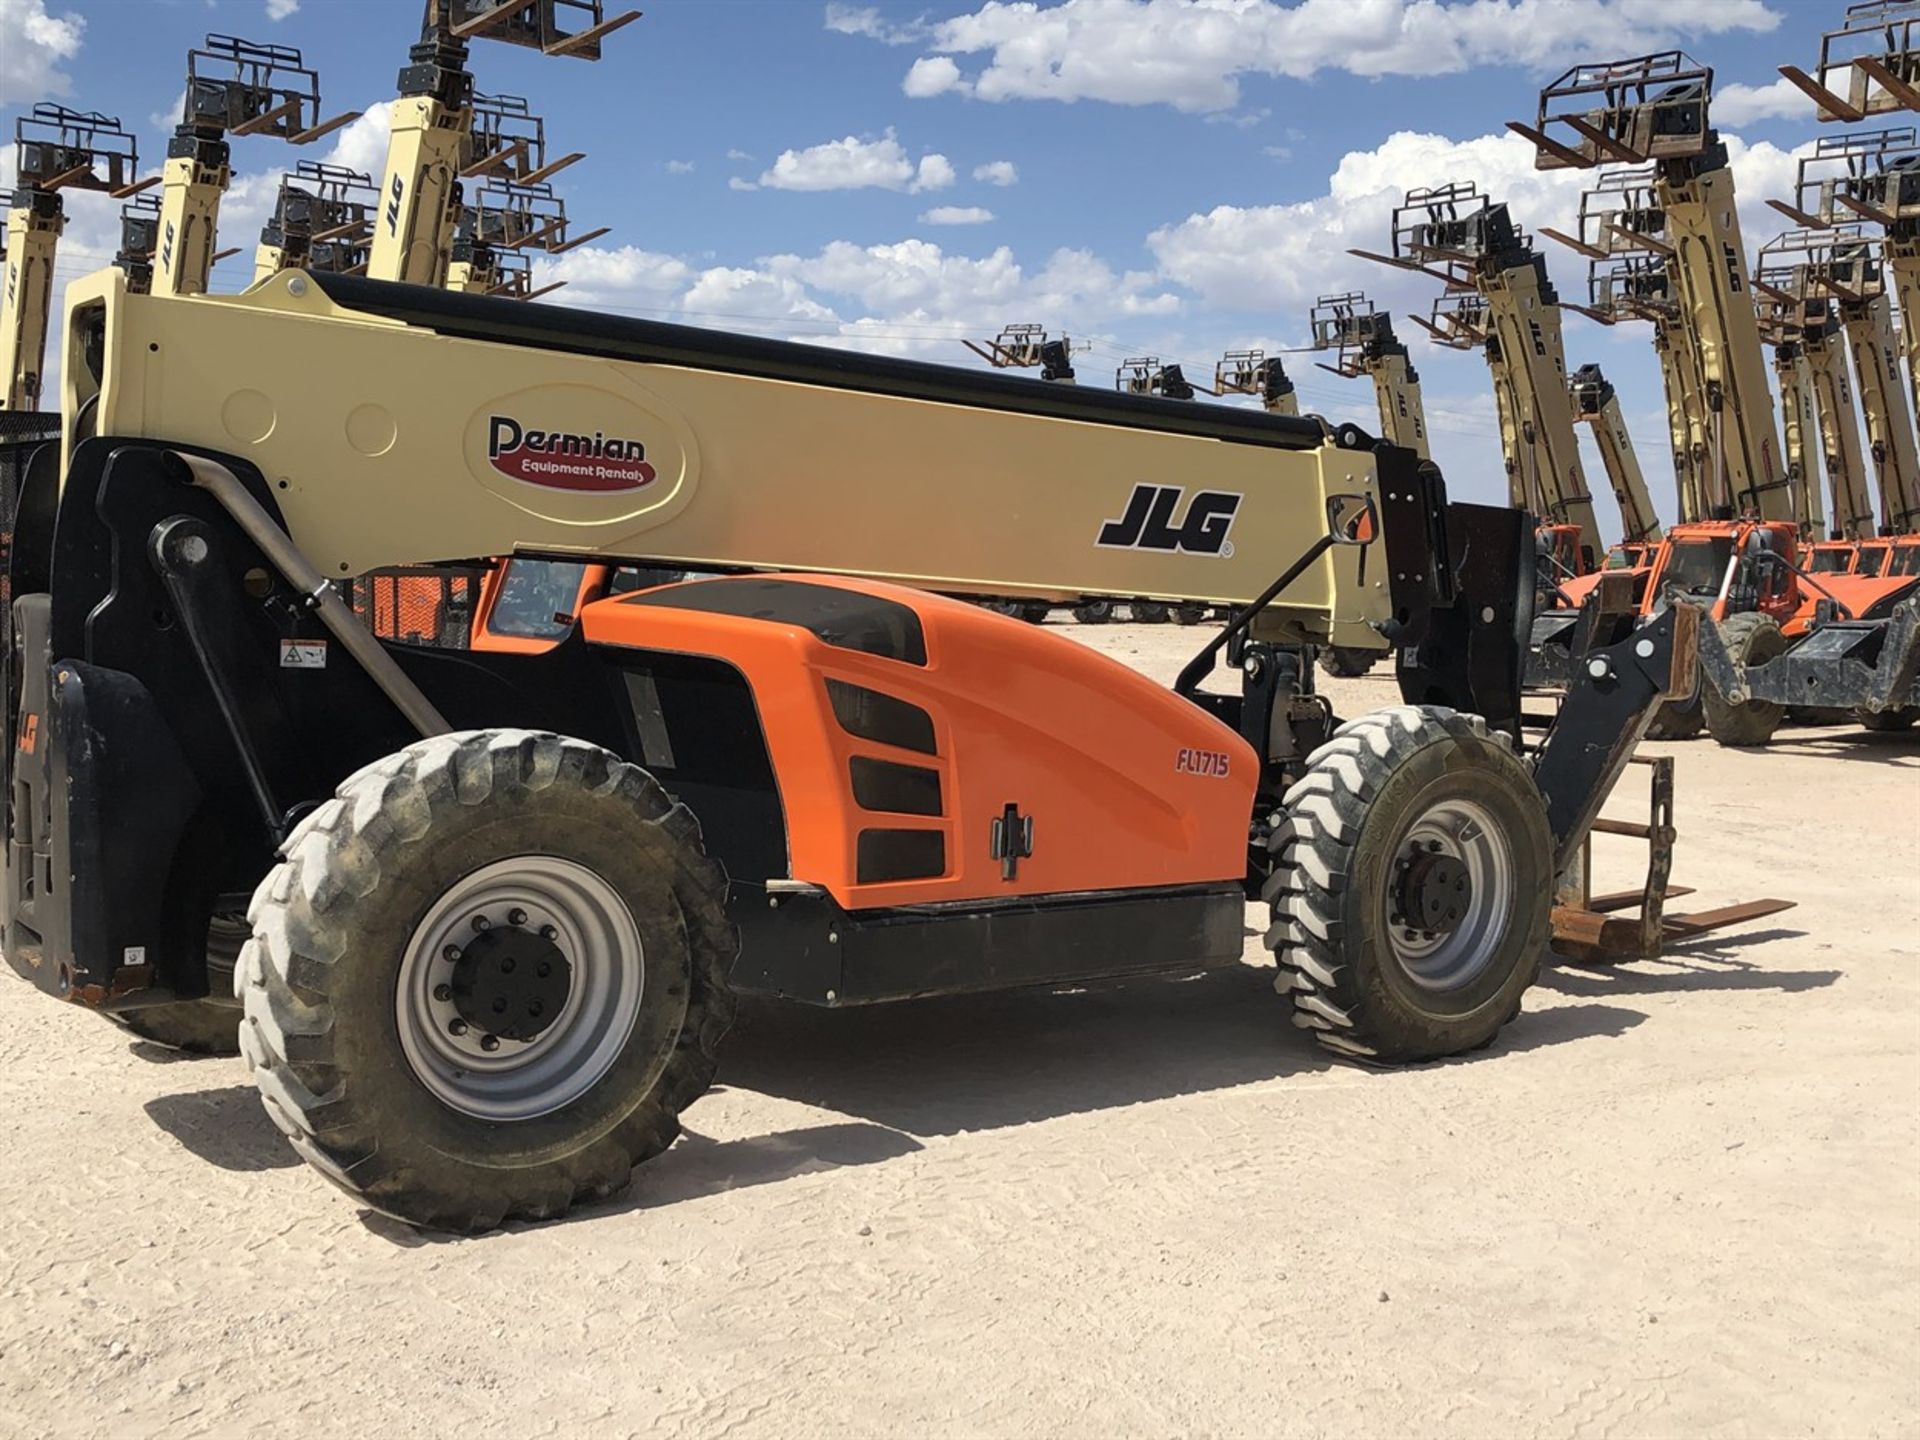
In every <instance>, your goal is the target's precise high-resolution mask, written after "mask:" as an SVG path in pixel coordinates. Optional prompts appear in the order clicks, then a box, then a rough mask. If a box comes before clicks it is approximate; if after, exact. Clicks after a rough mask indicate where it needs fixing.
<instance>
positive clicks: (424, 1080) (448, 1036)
mask: <svg viewBox="0 0 1920 1440" xmlns="http://www.w3.org/2000/svg"><path fill="white" fill-rule="evenodd" d="M516 918H517V920H518V923H519V924H522V925H525V926H527V927H529V928H531V929H535V930H538V931H542V932H544V931H546V930H548V929H551V932H552V933H551V935H550V936H549V937H548V938H549V939H550V940H551V941H552V943H553V944H554V945H555V946H557V947H558V948H559V950H560V952H561V954H562V955H563V956H564V957H565V958H566V961H567V963H568V965H569V966H571V967H572V973H571V978H572V984H571V985H570V987H569V988H568V991H567V996H566V1001H565V1003H564V1004H563V1005H562V1007H561V1009H560V1011H559V1013H558V1014H557V1015H556V1016H555V1017H554V1019H553V1021H552V1022H551V1023H550V1024H549V1025H548V1026H547V1028H546V1029H544V1030H542V1031H541V1032H540V1033H539V1034H538V1035H536V1036H534V1037H533V1038H532V1039H530V1040H525V1041H518V1040H510V1039H503V1038H500V1037H498V1036H490V1035H487V1034H486V1033H485V1032H483V1031H482V1030H480V1029H479V1028H477V1027H475V1026H473V1025H470V1024H468V1023H467V1022H466V1021H465V1020H463V1019H462V1017H461V1015H460V1012H459V1010H458V1009H457V1008H456V1006H455V1004H454V1002H453V1001H452V1000H451V999H449V998H447V993H446V988H445V987H446V986H447V983H448V980H449V975H450V972H451V971H452V969H453V965H454V963H455V960H457V957H458V954H459V950H460V947H461V946H462V945H463V944H465V943H466V942H467V941H468V940H470V939H471V938H472V937H473V936H474V935H475V934H477V933H479V930H480V929H481V928H483V927H482V926H481V925H479V924H477V923H476V922H484V928H491V927H492V926H498V925H508V924H512V923H514V922H515V919H516ZM450 953H451V954H452V955H453V956H454V959H449V958H448V957H449V954H450ZM645 979H646V960H645V954H644V952H643V950H642V947H641V943H640V928H639V926H638V925H636V924H635V923H634V919H633V913H632V912H631V911H630V910H629V909H628V908H627V905H626V902H625V901H624V900H622V899H621V898H620V894H619V892H618V891H617V890H615V889H614V888H613V886H611V885H609V884H608V883H607V882H606V881H605V880H603V879H601V878H600V876H598V875H597V874H595V873H594V872H593V871H591V870H589V869H587V868H586V867H585V866H584V865H576V864H575V863H574V862H573V861H571V860H562V859H559V858H558V857H555V856H551V855H520V856H515V857H514V858H512V859H508V860H500V861H496V862H495V863H493V864H491V865H487V866H484V867H482V868H481V869H479V870H476V871H474V872H473V873H472V874H471V875H468V876H466V877H465V878H464V879H462V880H460V881H459V882H458V883H456V884H455V885H453V886H452V887H451V888H450V889H448V890H447V892H446V893H445V894H443V895H442V896H441V897H440V898H439V899H438V900H437V901H435V902H434V904H433V907H432V908H431V909H430V910H428V911H427V914H426V916H425V918H424V919H422V920H421V922H420V924H419V925H418V926H417V927H415V929H414V932H413V935H412V937H411V938H410V939H409V940H408V942H407V949H406V953H405V955H404V956H403V957H402V958H401V961H400V979H399V984H398V986H397V988H396V990H395V994H394V1018H395V1020H396V1021H397V1022H398V1024H399V1030H400V1048H401V1049H402V1050H403V1051H404V1052H405V1054H406V1057H407V1063H408V1064H409V1065H410V1066H412V1067H413V1073H414V1074H415V1076H417V1077H418V1078H419V1080H420V1083H421V1084H422V1085H424V1086H426V1087H427V1089H428V1090H429V1091H430V1092H431V1093H432V1094H433V1096H434V1098H435V1099H437V1100H439V1101H440V1102H441V1103H442V1104H443V1105H446V1106H448V1107H449V1108H450V1109H453V1110H457V1111H459V1112H460V1113H461V1114H463V1115H471V1116H473V1117H475V1118H476V1119H481V1120H531V1119H534V1118H535V1117H536V1116H540V1115H547V1114H551V1113H552V1112H553V1111H555V1110H559V1109H561V1108H562V1107H564V1106H566V1105H570V1104H572V1103H573V1102H574V1101H575V1100H577V1099H579V1098H580V1097H581V1096H582V1095H584V1094H585V1093H586V1092H587V1091H588V1090H591V1089H592V1088H593V1087H594V1085H596V1084H597V1083H599V1080H600V1078H601V1076H603V1075H605V1074H606V1073H607V1070H608V1068H609V1067H611V1066H612V1064H613V1062H614V1061H615V1060H616V1059H618V1058H619V1056H620V1052H621V1051H622V1050H623V1049H624V1048H625V1047H626V1043H627V1039H628V1037H629V1036H630V1035H631V1034H632V1033H633V1026H634V1022H635V1020H636V1019H637V1018H638V1017H639V1014H640V1000H641V995H642V992H643V991H644V989H645ZM489 1040H491V1041H492V1042H493V1044H492V1045H491V1046H489V1045H488V1044H487V1042H488V1041H489Z"/></svg>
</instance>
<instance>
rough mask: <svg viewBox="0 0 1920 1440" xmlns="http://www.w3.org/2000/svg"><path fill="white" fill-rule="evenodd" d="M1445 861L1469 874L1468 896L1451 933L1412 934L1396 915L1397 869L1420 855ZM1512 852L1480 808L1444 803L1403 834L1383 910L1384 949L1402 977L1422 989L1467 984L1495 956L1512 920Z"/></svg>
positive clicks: (1458, 802) (1404, 919)
mask: <svg viewBox="0 0 1920 1440" xmlns="http://www.w3.org/2000/svg"><path fill="white" fill-rule="evenodd" d="M1423 852H1424V853H1427V854H1438V855H1446V856H1450V857H1452V858H1453V859H1455V860H1458V861H1459V862H1460V863H1461V864H1462V865H1463V866H1465V868H1466V872H1467V885H1468V888H1469V890H1470V891H1471V894H1470V895H1469V897H1468V900H1467V904H1466V906H1465V911H1466V913H1465V914H1464V915H1462V917H1461V919H1460V923H1459V924H1458V926H1456V927H1455V928H1454V929H1453V930H1452V931H1451V932H1445V933H1440V932H1432V933H1430V932H1426V931H1421V930H1417V929H1413V928H1410V927H1409V925H1408V923H1407V917H1405V916H1403V915H1400V914H1399V911H1398V906H1399V894H1400V876H1401V874H1402V869H1401V867H1402V866H1404V865H1406V864H1408V863H1409V862H1410V861H1411V860H1412V859H1414V858H1415V857H1417V856H1418V855H1419V854H1420V853H1423ZM1513 872H1514V864H1513V848H1512V846H1511V845H1509V844H1508V842H1507V838H1506V836H1505V834H1504V833H1503V832H1502V831H1501V829H1500V827H1499V825H1498V824H1497V823H1496V822H1495V821H1494V818H1493V816H1492V814H1491V813H1489V812H1488V811H1487V810H1486V809H1485V807H1483V806H1481V805H1478V804H1476V803H1475V802H1474V801H1472V800H1442V801H1440V802H1439V803H1438V804H1435V805H1433V806H1432V807H1430V808H1429V809H1428V810H1427V811H1425V812H1424V813H1423V814H1422V815H1421V816H1420V817H1419V818H1418V819H1417V820H1415V821H1414V822H1413V824H1412V825H1410V826H1409V827H1408V828H1407V832H1406V834H1405V836H1404V837H1402V839H1401V841H1400V843H1399V845H1398V846H1396V847H1395V850H1394V864H1393V868H1392V870H1391V871H1390V872H1389V877H1388V882H1387V896H1386V899H1385V902H1384V905H1385V909H1386V912H1387V913H1386V916H1385V917H1384V918H1385V919H1386V921H1387V936H1388V944H1389V946H1390V947H1391V949H1392V951H1393V957H1394V959H1395V960H1396V961H1398V962H1399V965H1400V969H1401V970H1402V971H1403V972H1404V973H1405V974H1406V976H1407V978H1408V979H1409V980H1411V981H1413V983H1414V984H1416V985H1418V986H1419V987H1420V988H1421V989H1423V990H1431V991H1436V992H1439V991H1450V990H1458V989H1461V988H1462V987H1463V986H1466V985H1471V984H1472V983H1473V982H1474V981H1475V980H1477V979H1478V978H1479V977H1480V976H1481V974H1482V973H1484V972H1485V970H1486V968H1487V966H1488V965H1489V964H1491V963H1492V961H1493V957H1494V955H1495V954H1496V953H1497V952H1498V951H1499V948H1500V940H1501V937H1502V936H1503V935H1504V934H1505V933H1506V927H1507V924H1508V921H1509V919H1510V917H1511V916H1512V915H1513V913H1514V903H1513V902H1514V879H1513Z"/></svg>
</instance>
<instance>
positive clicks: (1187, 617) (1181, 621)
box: [1173, 605, 1207, 625]
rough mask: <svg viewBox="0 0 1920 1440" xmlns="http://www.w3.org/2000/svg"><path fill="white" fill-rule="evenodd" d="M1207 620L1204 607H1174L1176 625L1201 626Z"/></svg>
mask: <svg viewBox="0 0 1920 1440" xmlns="http://www.w3.org/2000/svg"><path fill="white" fill-rule="evenodd" d="M1206 618H1207V607H1206V606H1204V605H1176V606H1174V607H1173V623H1174V624H1176V625H1200V624H1203V623H1205V621H1206Z"/></svg>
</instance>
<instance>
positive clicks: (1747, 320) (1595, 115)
mask: <svg viewBox="0 0 1920 1440" xmlns="http://www.w3.org/2000/svg"><path fill="white" fill-rule="evenodd" d="M1712 93H1713V71H1712V70H1710V69H1707V68H1706V67H1704V66H1700V65H1696V64H1694V63H1693V62H1692V61H1691V60H1689V59H1688V58H1687V57H1686V56H1685V55H1683V54H1681V53H1680V52H1679V51H1677V50H1671V51H1664V52H1662V53H1660V54H1658V55H1649V56H1642V57H1640V58H1638V59H1634V60H1625V61H1619V62H1615V63H1610V64H1599V65H1580V66H1575V67H1574V68H1573V69H1571V70H1568V71H1567V72H1566V73H1565V74H1564V75H1562V76H1561V77H1560V78H1559V79H1558V80H1556V81H1554V82H1553V83H1552V84H1551V85H1548V86H1547V87H1546V88H1545V89H1543V90H1542V91H1541V92H1540V107H1539V112H1538V116H1537V119H1536V122H1535V123H1534V124H1532V125H1526V124H1522V123H1521V122H1519V121H1509V122H1508V128H1510V129H1512V130H1513V131H1514V132H1515V133H1517V134H1520V135H1522V136H1524V137H1526V138H1527V139H1528V140H1531V141H1532V142H1533V144H1534V146H1535V161H1534V163H1535V164H1536V165H1537V166H1538V167H1539V168H1540V169H1543V170H1557V169H1563V168H1567V167H1570V166H1571V167H1575V168H1580V169H1592V168H1595V167H1598V166H1602V165H1615V164H1624V165H1636V166H1637V165H1646V164H1648V163H1649V162H1651V163H1652V164H1653V167H1654V187H1653V197H1654V200H1655V202H1656V203H1657V205H1658V207H1659V209H1660V210H1661V212H1662V213H1663V215H1664V218H1665V225H1666V234H1667V238H1666V241H1665V243H1666V245H1667V246H1668V247H1669V250H1670V255H1669V260H1668V265H1669V268H1670V271H1671V274H1672V276H1673V278H1674V279H1675V280H1676V281H1677V282H1678V289H1677V295H1678V299H1679V301H1680V305H1681V318H1682V321H1683V323H1684V325H1685V327H1686V330H1687V333H1688V335H1689V337H1690V339H1691V341H1692V345H1693V348H1694V351H1695V354H1696V356H1697V358H1698V363H1699V370H1700V383H1701V391H1702V394H1703V397H1704V399H1705V408H1706V419H1707V427H1708V447H1709V457H1710V461H1711V464H1710V467H1709V473H1708V476H1707V490H1708V499H1709V502H1710V503H1711V504H1712V505H1713V506H1714V507H1716V508H1719V507H1726V509H1727V511H1728V513H1730V514H1731V513H1747V514H1751V515H1754V516H1757V517H1758V518H1761V519H1767V520H1778V519H1786V518H1788V517H1789V514H1790V512H1791V510H1792V504H1791V500H1790V497H1789V495H1788V493H1787V479H1786V476H1785V473H1784V467H1783V466H1782V464H1781V463H1780V443H1779V437H1778V434H1777V432H1776V430H1775V427H1774V418H1773V393H1772V391H1771V390H1770V389H1769V388H1768V385H1767V365H1766V357H1765V355H1764V354H1763V353H1762V350H1761V345H1760V331H1759V322H1758V319H1757V317H1756V316H1755V313H1754V307H1753V298H1752V295H1751V293H1750V292H1749V291H1748V289H1747V283H1746V277H1747V257H1746V250H1745V247H1744V242H1743V241H1742V239H1741V232H1740V215H1739V211H1738V209H1737V208H1736V206H1735V204H1734V193H1733V172H1732V170H1731V169H1730V168H1728V161H1727V148H1726V145H1725V144H1724V143H1723V142H1722V141H1721V139H1720V137H1719V135H1718V133H1717V132H1716V131H1715V130H1714V129H1713V127H1712V125H1711V124H1710V123H1709V104H1710V101H1711V98H1712ZM1569 132H1570V133H1569ZM1562 135H1568V137H1569V138H1567V139H1562V138H1560V137H1561V136H1562Z"/></svg>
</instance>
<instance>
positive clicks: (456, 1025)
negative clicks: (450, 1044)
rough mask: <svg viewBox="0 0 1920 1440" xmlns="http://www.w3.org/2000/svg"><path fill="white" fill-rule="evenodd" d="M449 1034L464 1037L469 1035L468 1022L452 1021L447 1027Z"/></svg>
mask: <svg viewBox="0 0 1920 1440" xmlns="http://www.w3.org/2000/svg"><path fill="white" fill-rule="evenodd" d="M447 1033H448V1034H449V1035H464V1034H466V1033H467V1022H466V1021H464V1020H454V1021H451V1022H450V1023H449V1024H448V1025H447Z"/></svg>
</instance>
